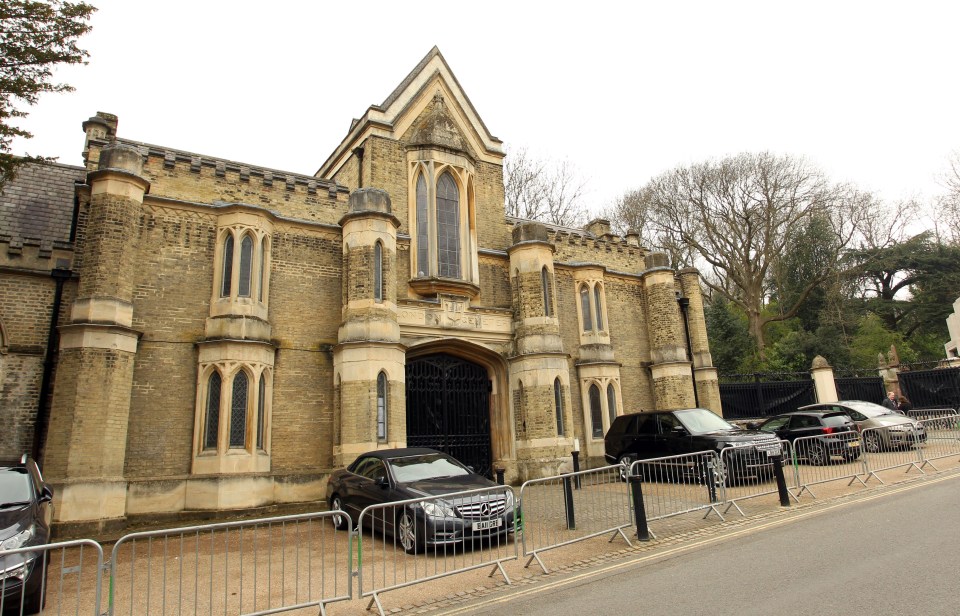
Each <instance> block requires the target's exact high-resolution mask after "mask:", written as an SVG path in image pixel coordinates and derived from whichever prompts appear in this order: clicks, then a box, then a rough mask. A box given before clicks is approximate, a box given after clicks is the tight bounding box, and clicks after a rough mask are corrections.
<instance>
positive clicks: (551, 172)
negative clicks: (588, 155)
mask: <svg viewBox="0 0 960 616" xmlns="http://www.w3.org/2000/svg"><path fill="white" fill-rule="evenodd" d="M586 186H587V183H586V181H585V180H582V179H581V178H580V177H579V174H578V173H577V171H576V169H575V168H574V166H573V165H572V164H571V163H570V162H569V161H566V160H565V161H562V162H560V163H550V162H545V161H542V160H539V159H537V158H535V157H533V156H531V155H530V153H529V152H528V151H527V149H526V148H520V149H517V150H511V151H509V152H507V157H506V159H505V160H504V165H503V189H504V199H505V201H506V208H507V215H508V216H514V217H517V218H526V219H529V220H540V221H543V222H549V223H553V224H556V225H561V226H566V227H572V226H577V225H580V224H582V223H583V222H584V219H585V218H586V206H585V205H584V203H583V201H584V195H585V192H586Z"/></svg>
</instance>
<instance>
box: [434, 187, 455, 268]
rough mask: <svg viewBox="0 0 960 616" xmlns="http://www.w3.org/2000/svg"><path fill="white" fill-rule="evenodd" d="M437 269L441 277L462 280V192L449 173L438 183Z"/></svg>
mask: <svg viewBox="0 0 960 616" xmlns="http://www.w3.org/2000/svg"><path fill="white" fill-rule="evenodd" d="M437 267H438V273H439V275H440V276H443V277H445V278H460V191H459V189H458V188H457V183H456V182H454V181H453V177H451V175H450V174H449V173H444V174H443V175H441V176H440V179H439V180H438V181H437Z"/></svg>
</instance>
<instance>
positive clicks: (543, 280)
mask: <svg viewBox="0 0 960 616" xmlns="http://www.w3.org/2000/svg"><path fill="white" fill-rule="evenodd" d="M540 285H541V286H542V287H543V316H545V317H552V316H553V293H552V292H551V291H550V271H549V270H548V269H547V266H546V265H544V266H543V269H541V270H540Z"/></svg>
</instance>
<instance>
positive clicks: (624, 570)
mask: <svg viewBox="0 0 960 616" xmlns="http://www.w3.org/2000/svg"><path fill="white" fill-rule="evenodd" d="M958 573H960V476H956V475H954V476H951V477H945V478H944V479H943V480H938V481H935V482H930V483H924V484H920V485H915V486H909V487H906V488H900V489H895V490H894V491H891V492H884V493H881V494H878V495H877V496H875V497H873V498H870V499H865V500H861V501H857V502H851V503H843V504H838V505H836V506H834V507H831V508H829V509H827V510H823V511H822V512H818V513H817V514H815V515H803V516H802V517H801V516H798V517H797V518H795V519H791V520H790V521H788V522H787V523H785V524H780V523H778V524H777V525H776V526H773V527H769V528H764V529H762V530H758V531H756V532H754V533H751V534H748V535H745V536H739V537H736V538H735V539H731V540H726V541H723V542H720V543H717V542H713V543H711V544H708V545H704V546H700V547H696V548H694V549H692V550H684V551H682V552H676V553H674V554H673V555H672V556H671V555H668V556H665V557H660V558H654V559H648V560H643V561H638V562H632V563H623V564H621V565H619V566H616V567H611V568H609V569H607V570H606V571H605V572H604V573H601V574H599V575H585V576H582V577H579V578H572V579H570V580H566V581H558V582H557V583H554V584H550V585H547V586H546V587H543V588H538V589H531V590H530V591H529V592H523V591H521V592H519V593H517V594H516V595H515V596H512V597H504V598H501V599H498V600H494V601H491V602H490V603H487V604H485V605H480V606H477V608H476V609H474V610H472V611H464V612H460V611H459V610H458V611H457V613H469V614H497V615H502V614H510V615H530V616H534V615H541V614H542V615H544V616H546V615H550V616H556V615H558V614H577V615H579V614H586V615H590V616H599V615H604V616H606V615H608V614H617V615H633V614H643V615H644V616H648V615H661V614H662V615H672V614H677V615H681V614H682V615H685V616H686V615H691V614H709V615H711V616H717V615H722V614H737V615H738V616H742V615H745V614H763V615H764V616H768V615H770V614H804V615H805V616H811V615H817V614H830V615H831V616H836V615H838V614H840V615H843V614H857V613H861V614H868V615H869V616H881V615H886V614H891V615H893V614H896V615H898V616H899V615H902V614H957V613H960V607H958V606H960V604H958V602H957V601H958V600H957V596H958V593H960V582H957V579H958Z"/></svg>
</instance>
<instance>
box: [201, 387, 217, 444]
mask: <svg viewBox="0 0 960 616" xmlns="http://www.w3.org/2000/svg"><path fill="white" fill-rule="evenodd" d="M220 387H221V378H220V373H219V372H217V371H214V372H213V374H211V375H210V378H209V379H207V413H206V415H207V416H206V421H205V422H204V426H205V427H204V431H203V448H204V449H216V448H217V433H218V432H219V431H220Z"/></svg>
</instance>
